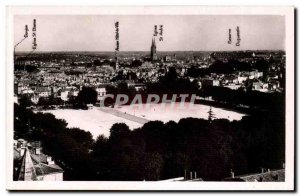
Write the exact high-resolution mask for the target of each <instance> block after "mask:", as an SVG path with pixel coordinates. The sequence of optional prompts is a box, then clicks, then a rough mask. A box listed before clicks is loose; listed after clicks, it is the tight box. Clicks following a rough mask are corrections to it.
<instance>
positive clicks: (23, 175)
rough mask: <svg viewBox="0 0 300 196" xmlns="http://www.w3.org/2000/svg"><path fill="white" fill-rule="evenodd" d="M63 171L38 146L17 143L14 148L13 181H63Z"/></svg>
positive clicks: (23, 142)
mask: <svg viewBox="0 0 300 196" xmlns="http://www.w3.org/2000/svg"><path fill="white" fill-rule="evenodd" d="M63 172H64V170H63V169H62V168H61V167H60V166H58V165H57V164H55V162H54V160H53V159H52V157H50V156H48V155H45V154H43V153H42V152H41V149H40V147H39V145H38V146H37V145H35V144H32V145H31V144H29V143H26V142H25V141H24V140H22V141H17V142H16V145H15V146H14V180H16V181H63Z"/></svg>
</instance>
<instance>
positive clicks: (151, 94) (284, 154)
mask: <svg viewBox="0 0 300 196" xmlns="http://www.w3.org/2000/svg"><path fill="white" fill-rule="evenodd" d="M7 16H8V19H7V25H8V31H7V36H8V44H7V45H8V46H7V51H6V53H7V73H8V74H7V100H8V102H7V103H8V107H9V109H8V111H9V112H8V113H7V116H6V118H7V124H8V126H7V130H6V132H7V140H8V141H9V142H8V143H7V144H8V146H7V152H8V154H7V159H8V160H7V163H8V164H7V173H8V174H7V175H8V180H7V181H8V189H11V190H24V189H25V190H69V189H71V190H293V189H294V131H295V130H294V45H293V44H294V23H293V20H294V8H293V7H277V8H274V7H273V8H272V7H266V8H263V7H249V8H247V7H231V8H225V7H219V8H217V7H206V8H203V7H200V6H198V7H197V6H193V7H189V6H186V7H182V8H179V7H176V6H174V7H172V6H170V7H164V8H162V7H159V6H158V7H63V6H61V7H51V6H49V7H46V6H45V7H38V6H37V7H30V6H27V7H26V6H24V7H14V6H10V7H8V8H7ZM36 181H42V182H36ZM64 183H68V184H69V185H70V184H73V186H64Z"/></svg>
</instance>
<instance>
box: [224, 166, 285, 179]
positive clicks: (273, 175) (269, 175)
mask: <svg viewBox="0 0 300 196" xmlns="http://www.w3.org/2000/svg"><path fill="white" fill-rule="evenodd" d="M284 180H285V169H284V168H283V169H277V170H270V169H267V170H265V169H263V168H262V172H261V173H254V174H246V175H240V176H234V172H231V176H230V177H228V178H225V179H224V181H241V182H284Z"/></svg>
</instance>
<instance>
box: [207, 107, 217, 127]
mask: <svg viewBox="0 0 300 196" xmlns="http://www.w3.org/2000/svg"><path fill="white" fill-rule="evenodd" d="M207 113H208V121H209V122H210V123H211V122H212V120H213V119H214V117H215V114H214V113H213V111H212V108H211V106H210V107H209V111H208V112H207Z"/></svg>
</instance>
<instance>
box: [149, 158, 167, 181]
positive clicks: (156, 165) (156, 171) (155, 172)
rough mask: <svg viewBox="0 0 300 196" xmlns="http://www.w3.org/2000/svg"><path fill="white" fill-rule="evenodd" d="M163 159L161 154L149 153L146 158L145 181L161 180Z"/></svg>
mask: <svg viewBox="0 0 300 196" xmlns="http://www.w3.org/2000/svg"><path fill="white" fill-rule="evenodd" d="M162 168H163V158H162V156H161V155H160V154H159V153H155V152H154V153H147V154H146V156H145V180H149V181H155V180H160V177H161V170H162Z"/></svg>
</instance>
